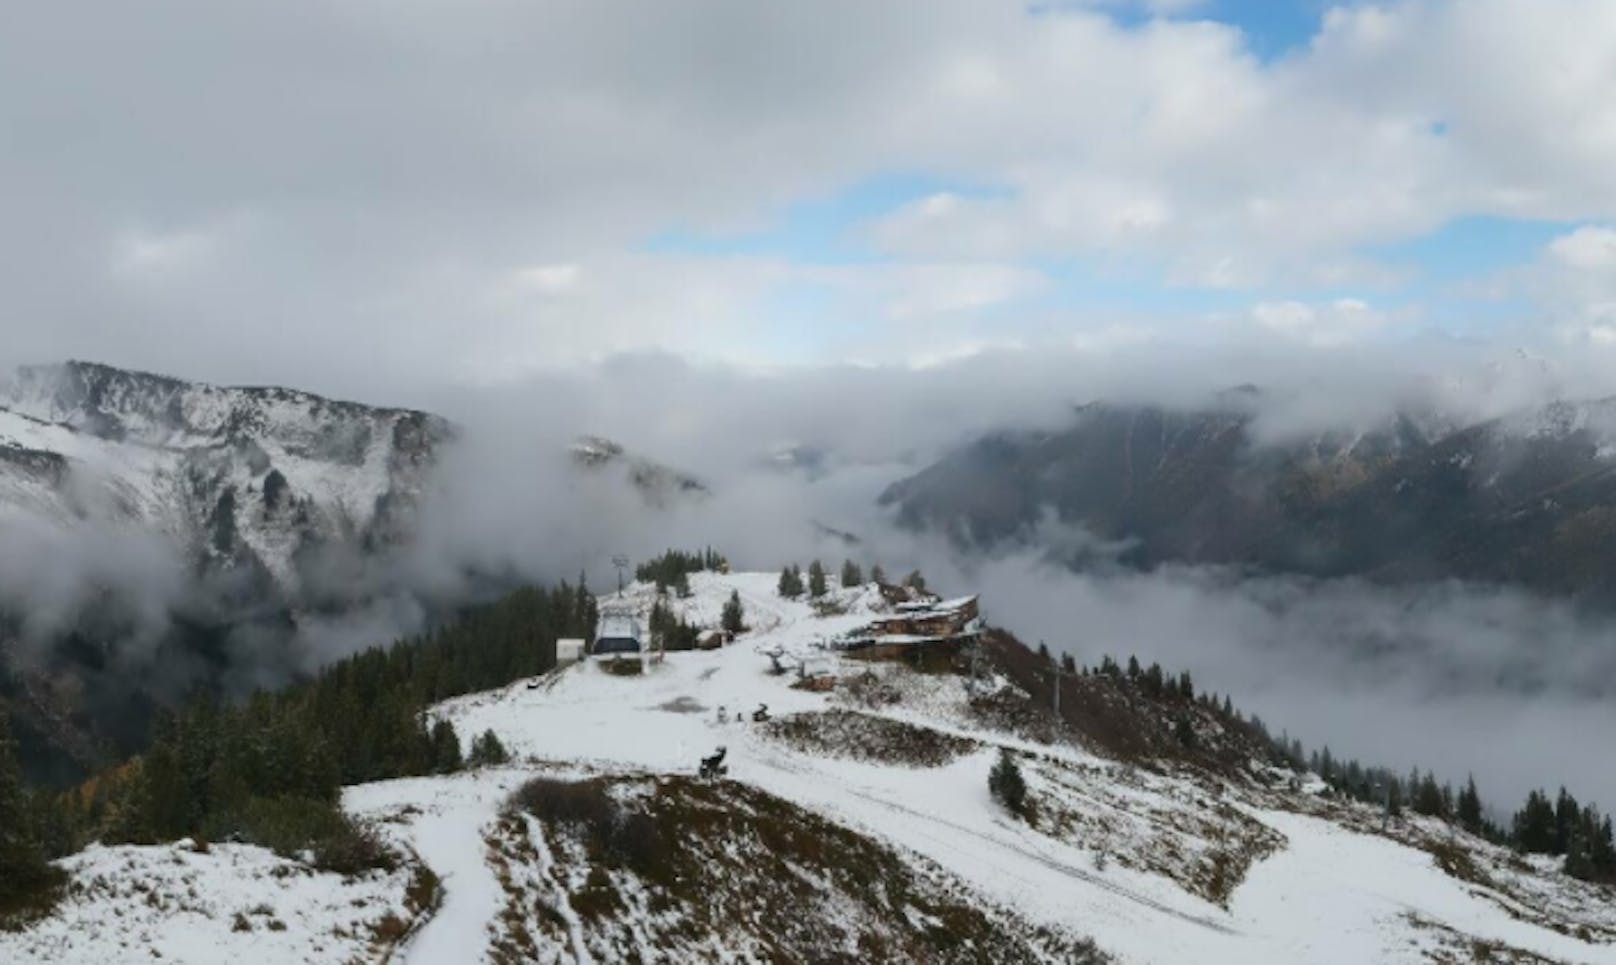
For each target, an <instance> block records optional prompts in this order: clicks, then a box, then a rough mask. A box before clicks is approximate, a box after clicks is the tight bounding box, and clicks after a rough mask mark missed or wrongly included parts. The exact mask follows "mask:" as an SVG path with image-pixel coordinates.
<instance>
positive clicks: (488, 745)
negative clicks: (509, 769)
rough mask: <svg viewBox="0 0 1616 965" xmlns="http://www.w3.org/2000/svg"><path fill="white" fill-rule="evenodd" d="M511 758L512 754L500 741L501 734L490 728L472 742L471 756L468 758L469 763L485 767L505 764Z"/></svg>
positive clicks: (473, 765)
mask: <svg viewBox="0 0 1616 965" xmlns="http://www.w3.org/2000/svg"><path fill="white" fill-rule="evenodd" d="M510 759H511V755H510V753H509V752H507V751H506V750H505V745H504V744H502V743H501V742H500V739H499V735H497V734H495V733H494V731H493V730H492V729H489V730H485V731H483V732H482V734H481V735H480V736H479V737H478V738H477V739H476V740H474V741H472V742H471V756H470V757H469V758H468V759H467V763H469V764H470V765H471V766H472V767H484V766H488V765H498V764H504V763H506V762H508V761H509V760H510Z"/></svg>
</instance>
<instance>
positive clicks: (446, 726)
mask: <svg viewBox="0 0 1616 965" xmlns="http://www.w3.org/2000/svg"><path fill="white" fill-rule="evenodd" d="M431 740H432V770H434V771H436V772H437V773H439V774H448V773H450V772H452V771H458V770H460V767H461V763H462V762H461V759H460V737H459V736H458V735H457V734H455V729H454V725H453V724H451V723H449V722H448V721H446V720H439V721H436V722H435V723H433V725H432V738H431Z"/></svg>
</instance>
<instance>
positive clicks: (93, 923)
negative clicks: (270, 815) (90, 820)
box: [0, 841, 419, 965]
mask: <svg viewBox="0 0 1616 965" xmlns="http://www.w3.org/2000/svg"><path fill="white" fill-rule="evenodd" d="M62 864H63V866H64V867H65V868H66V869H67V871H68V872H69V873H70V874H71V876H72V884H71V885H70V889H69V894H68V896H67V897H66V898H64V899H63V901H62V903H61V905H60V906H59V907H58V908H57V910H56V911H55V913H54V914H52V915H51V916H50V917H49V918H47V919H45V920H44V921H42V922H39V923H38V924H36V925H34V926H32V927H31V928H29V929H28V930H26V931H23V932H20V933H6V932H3V931H0V961H3V962H8V963H10V962H16V963H22V962H51V963H64V965H65V963H79V962H83V963H106V962H136V961H140V962H229V961H235V962H243V963H245V962H252V963H255V965H256V963H264V965H270V963H276V965H279V963H285V965H296V963H303V962H348V961H364V960H369V959H374V958H375V957H377V956H378V955H379V954H381V953H383V952H385V951H386V949H388V948H389V947H391V945H392V944H393V943H394V942H395V941H396V940H397V939H398V938H399V937H401V936H402V935H404V934H406V933H407V932H408V929H409V926H410V924H411V922H412V921H414V919H415V918H416V917H417V911H418V910H419V909H416V908H413V907H412V906H411V903H410V901H409V898H408V894H409V874H408V873H407V872H405V871H396V872H380V871H377V872H371V873H369V874H366V875H362V876H355V877H348V878H344V877H342V876H339V875H335V874H330V873H324V872H315V871H313V870H311V869H309V868H308V867H307V866H305V865H303V864H301V863H299V862H296V861H289V860H286V859H284V858H278V857H276V856H275V855H274V854H272V853H270V852H269V851H266V850H264V849H263V848H257V847H251V846H248V845H233V844H220V845H213V846H212V847H211V848H207V849H205V850H203V849H198V848H197V847H196V846H194V845H193V844H192V843H191V842H189V841H182V842H179V843H176V844H174V845H171V846H155V847H135V846H124V847H116V848H102V847H96V846H91V847H90V848H89V849H88V850H86V851H83V852H81V853H80V854H77V855H74V856H73V857H71V858H68V859H67V860H66V861H64V862H62Z"/></svg>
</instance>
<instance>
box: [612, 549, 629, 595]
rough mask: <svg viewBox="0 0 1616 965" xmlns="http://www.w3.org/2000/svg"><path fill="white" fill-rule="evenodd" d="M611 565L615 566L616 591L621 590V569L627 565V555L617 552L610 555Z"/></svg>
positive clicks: (619, 591)
mask: <svg viewBox="0 0 1616 965" xmlns="http://www.w3.org/2000/svg"><path fill="white" fill-rule="evenodd" d="M612 565H613V566H615V567H617V592H618V593H622V592H623V570H624V569H625V568H627V566H628V557H626V556H624V555H622V554H621V553H619V554H618V555H616V556H614V557H612Z"/></svg>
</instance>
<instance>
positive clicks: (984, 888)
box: [0, 573, 1616, 963]
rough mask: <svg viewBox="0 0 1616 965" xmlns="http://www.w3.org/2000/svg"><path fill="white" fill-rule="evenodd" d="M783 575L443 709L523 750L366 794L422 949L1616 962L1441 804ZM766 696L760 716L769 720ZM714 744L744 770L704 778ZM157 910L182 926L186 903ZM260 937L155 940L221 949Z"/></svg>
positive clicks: (23, 955)
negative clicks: (932, 662) (919, 627)
mask: <svg viewBox="0 0 1616 965" xmlns="http://www.w3.org/2000/svg"><path fill="white" fill-rule="evenodd" d="M774 584H775V577H774V576H773V575H771V574H748V573H740V574H733V575H718V574H697V575H695V576H693V577H692V579H691V587H692V591H693V592H692V596H691V597H690V598H689V599H685V600H674V601H672V605H673V606H674V608H675V609H676V610H677V611H679V612H681V613H682V614H683V615H684V616H685V618H686V619H688V620H690V621H692V622H696V623H702V624H713V623H716V622H717V620H718V618H719V614H720V612H721V609H722V606H723V603H724V601H725V600H726V599H728V597H729V595H730V593H731V592H732V591H733V592H735V593H737V594H738V595H739V596H740V598H741V601H742V605H743V608H744V610H745V613H746V618H747V621H748V623H749V624H750V626H751V628H752V629H751V630H750V632H748V633H746V634H743V635H742V636H741V637H740V638H739V639H738V640H737V641H736V642H735V643H733V644H731V645H729V646H727V647H725V648H723V649H721V650H716V651H693V652H684V653H670V654H667V655H666V656H665V657H664V658H662V659H661V660H660V661H656V660H649V659H648V660H646V661H645V663H644V664H643V666H641V667H640V668H639V669H640V671H641V672H640V673H637V674H621V673H616V672H610V671H608V670H607V669H606V667H605V666H604V665H602V664H600V663H597V662H585V663H582V664H578V665H574V666H571V667H566V668H563V669H561V670H559V671H556V672H554V673H552V674H549V675H546V676H545V677H541V678H537V679H535V680H532V681H519V682H517V683H515V684H513V685H511V686H509V687H507V688H504V689H502V690H498V691H491V692H487V693H482V694H476V695H471V696H467V697H463V698H457V699H455V700H451V701H448V702H446V703H443V704H441V705H438V706H437V707H435V708H434V709H433V710H432V711H431V713H432V714H433V715H434V716H435V717H438V718H441V719H445V720H449V721H451V722H453V724H454V725H455V728H456V730H457V732H458V733H459V734H460V736H461V738H462V740H463V741H464V742H465V743H466V744H467V745H468V747H469V744H470V742H471V741H472V740H473V739H474V738H476V737H477V735H479V734H480V733H482V732H483V731H485V730H492V731H493V732H494V733H495V734H497V735H498V736H499V738H500V739H501V741H502V742H503V743H504V744H505V746H506V747H507V748H508V749H509V750H510V751H511V753H512V756H513V761H512V763H511V764H509V765H506V766H501V767H495V768H485V769H481V770H475V771H469V772H464V773H461V774H457V775H451V776H446V777H439V778H416V779H409V780H401V781H389V782H383V783H378V784H371V785H365V786H360V787H354V788H350V789H348V791H347V793H346V795H345V799H344V801H345V806H346V807H347V808H348V809H349V810H350V811H351V812H352V813H354V814H356V815H358V816H360V817H362V818H365V819H369V820H371V821H373V822H375V824H376V826H377V827H378V828H380V829H381V831H382V832H383V833H384V834H386V835H387V836H389V837H390V838H392V839H393V840H394V841H395V842H397V843H399V844H400V845H403V846H406V847H407V848H409V849H411V850H413V851H414V852H415V853H416V854H418V855H419V856H420V857H421V858H422V860H424V861H425V862H426V863H427V864H428V865H429V866H431V867H432V868H433V869H434V870H435V871H436V872H437V874H438V875H439V876H440V877H441V878H442V881H443V886H444V889H445V897H444V901H443V904H442V907H441V909H440V910H439V911H437V913H436V914H435V915H434V916H433V917H431V918H430V919H429V920H427V921H426V922H425V923H424V925H422V926H421V928H420V929H419V931H418V932H416V933H415V934H413V935H412V936H411V937H410V938H409V939H407V940H406V941H405V943H404V944H403V945H402V946H401V948H400V949H399V950H398V952H399V955H400V956H401V959H402V960H404V961H409V962H425V963H435V962H442V961H450V960H452V961H465V962H473V961H522V960H536V961H547V962H570V961H616V960H623V959H626V958H631V957H635V956H638V957H639V958H640V959H641V960H648V961H656V960H667V961H686V960H733V961H749V960H770V959H778V958H780V957H781V956H785V957H787V958H791V957H801V955H802V950H803V949H804V948H806V947H809V946H807V945H804V944H803V943H804V942H815V941H821V942H824V943H826V944H825V945H824V946H823V947H822V949H821V950H822V952H823V957H826V958H830V959H846V960H871V959H872V957H873V958H879V959H880V960H898V961H903V960H923V961H954V960H960V961H1037V960H1046V961H1083V960H1090V961H1093V960H1100V958H1099V957H1097V956H1099V955H1105V956H1110V957H1113V958H1115V959H1116V960H1119V961H1126V962H1210V963H1216V962H1242V963H1244V962H1252V961H1260V962H1287V963H1290V962H1296V963H1301V962H1351V963H1363V962H1421V961H1470V960H1478V959H1481V958H1483V957H1485V956H1489V955H1490V956H1495V957H1497V958H1498V959H1500V960H1519V961H1540V960H1547V961H1564V962H1616V901H1612V898H1611V895H1610V893H1609V892H1601V891H1599V890H1598V889H1597V888H1594V887H1593V886H1589V885H1585V884H1583V883H1580V882H1576V881H1573V880H1571V879H1569V878H1566V877H1565V876H1564V875H1562V874H1560V873H1559V872H1558V871H1557V870H1555V869H1553V868H1552V867H1549V866H1547V865H1545V864H1542V863H1537V862H1533V861H1529V860H1522V859H1520V858H1518V857H1516V856H1514V855H1512V854H1510V853H1508V852H1506V851H1503V850H1502V849H1498V848H1495V847H1493V846H1491V845H1488V844H1486V843H1484V842H1482V841H1480V840H1477V839H1474V838H1471V837H1470V836H1468V835H1465V834H1463V833H1461V832H1455V831H1452V830H1450V829H1449V828H1448V827H1447V826H1445V825H1442V824H1441V823H1439V822H1436V821H1434V820H1429V819H1418V818H1411V819H1407V820H1398V821H1394V822H1392V823H1391V826H1390V827H1388V828H1385V829H1382V827H1381V824H1380V818H1379V816H1378V814H1377V813H1376V812H1374V811H1373V810H1372V809H1369V808H1365V807H1362V806H1360V805H1356V804H1352V803H1345V802H1341V801H1336V800H1331V799H1328V798H1325V797H1323V796H1320V795H1319V794H1318V791H1319V790H1320V789H1321V788H1322V785H1321V784H1319V783H1318V782H1316V781H1307V780H1302V781H1293V780H1292V779H1291V777H1290V775H1288V774H1287V775H1283V776H1281V775H1277V774H1275V773H1274V772H1273V771H1272V769H1271V768H1270V767H1269V765H1268V764H1267V763H1266V762H1258V761H1252V762H1251V763H1250V765H1249V767H1247V768H1246V769H1245V770H1244V771H1243V772H1232V773H1227V774H1221V775H1220V774H1215V773H1212V772H1209V771H1206V770H1196V769H1191V768H1189V767H1188V766H1183V765H1174V764H1170V763H1166V762H1138V761H1135V762H1132V763H1129V762H1123V761H1118V760H1115V759H1112V758H1109V757H1106V756H1103V755H1101V754H1100V753H1098V752H1096V751H1094V750H1092V749H1090V748H1088V747H1087V746H1086V745H1085V744H1084V742H1083V741H1082V740H1081V739H1077V740H1060V741H1052V742H1041V741H1032V740H1028V739H1026V738H1025V737H1021V736H1017V735H1016V734H1013V733H1010V732H1008V731H1005V730H1002V729H998V728H997V727H996V726H995V725H994V724H993V723H992V721H994V720H996V719H999V718H996V717H994V716H993V715H990V714H986V713H984V712H983V711H982V707H983V705H984V702H988V703H994V704H995V705H996V706H1002V705H1003V704H1004V703H1005V702H1006V701H1012V700H1014V699H1015V698H1016V693H1015V692H1014V688H1013V687H1012V686H1011V685H1010V684H1009V683H1008V682H1007V681H1006V680H1004V679H1002V678H993V679H987V680H977V681H975V682H972V683H970V684H969V685H968V684H967V679H966V678H965V677H962V676H959V675H956V674H950V673H928V674H921V673H918V672H914V671H911V670H910V669H908V668H907V667H905V666H902V665H899V664H892V663H879V664H877V663H866V662H861V661H857V660H854V659H852V658H850V657H845V656H834V655H827V654H825V653H823V652H822V651H820V650H818V649H817V647H816V644H818V643H819V642H821V641H823V640H826V639H829V638H830V637H833V636H835V635H836V634H839V633H841V632H844V631H846V630H849V629H852V628H854V627H856V626H858V625H860V624H862V623H864V622H866V621H867V620H868V619H869V618H870V616H871V614H872V613H875V612H878V611H881V610H882V609H883V608H884V606H885V604H884V603H883V602H882V599H881V595H880V594H879V593H878V592H876V590H875V589H874V588H872V587H854V588H849V589H833V591H832V593H831V597H830V599H829V600H828V601H824V603H822V605H820V606H811V605H809V604H808V603H807V602H805V601H788V600H782V599H780V598H779V597H778V596H776V595H775V592H774ZM654 599H655V593H654V590H653V589H652V588H650V587H647V586H644V585H636V586H633V587H631V588H630V589H629V590H628V591H627V592H625V593H624V594H623V595H622V598H621V599H620V600H606V601H602V602H603V604H607V605H610V604H614V603H615V604H620V605H632V606H635V607H637V608H639V609H640V610H641V611H642V613H643V612H644V611H648V610H649V608H650V606H651V604H652V602H653V601H654ZM799 656H802V657H812V658H813V659H814V660H815V661H816V662H819V663H824V662H828V663H829V665H830V666H831V667H832V668H833V669H834V671H835V673H836V674H837V675H838V685H837V687H836V688H835V689H834V690H831V691H828V692H818V691H812V690H808V689H804V688H800V687H796V686H793V685H794V684H795V683H797V678H796V676H795V675H794V674H790V673H787V674H784V675H776V674H774V673H772V672H771V669H772V668H773V667H774V665H775V664H776V662H779V663H783V664H785V665H787V666H790V665H791V664H792V662H793V659H794V658H796V657H799ZM760 705H767V708H768V716H769V717H770V718H771V719H770V720H767V721H755V720H754V719H753V712H754V711H755V710H756V709H757V708H758V707H759V706H760ZM719 747H724V748H727V757H726V763H727V765H728V768H729V771H728V777H727V779H726V780H723V781H717V782H704V781H700V780H698V779H697V778H696V777H695V772H696V770H697V764H698V761H699V760H700V758H702V757H704V756H707V755H710V754H713V753H714V752H715V750H716V749H717V748H719ZM1001 748H1009V749H1010V750H1011V751H1013V752H1014V754H1015V755H1016V757H1017V758H1018V760H1019V761H1020V764H1021V767H1022V770H1023V772H1024V773H1025V775H1026V779H1027V783H1028V785H1029V791H1030V797H1031V800H1032V802H1033V817H1032V818H1031V819H1030V820H1023V819H1020V818H1016V817H1013V816H1011V815H1010V814H1009V813H1008V812H1006V811H1005V810H1004V809H1003V808H1002V807H1000V806H999V805H998V804H997V803H995V802H994V800H993V799H992V798H991V797H990V795H989V793H988V787H987V775H988V771H989V769H990V767H991V766H992V764H993V762H994V761H995V760H996V758H997V756H998V754H999V752H1000V749H1001ZM535 777H549V778H553V779H558V780H564V781H593V782H596V783H597V785H598V786H599V787H600V788H601V791H600V793H603V794H606V795H608V796H610V797H612V798H613V799H614V800H616V801H618V802H619V805H620V807H621V808H622V809H623V813H625V814H642V815H649V816H651V818H652V819H653V824H654V826H655V828H656V831H655V834H654V835H653V839H655V838H656V837H657V836H661V840H662V841H663V842H664V843H667V842H672V847H673V851H672V853H671V854H672V856H670V855H669V854H664V855H663V856H662V857H661V858H660V859H658V860H660V861H662V862H663V863H662V864H660V865H658V864H644V863H642V864H636V863H635V862H633V861H626V862H624V861H612V860H608V859H607V858H606V857H604V856H603V855H602V853H601V851H600V848H599V847H598V844H591V843H590V840H589V839H588V837H587V836H580V834H581V832H577V831H575V830H571V827H572V826H571V825H567V824H562V823H557V822H555V821H550V822H547V821H544V820H541V819H540V818H538V817H536V816H535V814H536V813H537V812H530V811H522V810H515V811H513V810H510V809H509V808H507V807H506V802H507V801H508V800H509V797H510V795H511V794H512V792H513V791H515V790H517V789H518V788H521V787H522V786H523V785H524V783H525V782H527V781H529V780H531V779H533V778H535ZM614 820H618V819H614ZM652 844H655V840H653V841H652ZM652 850H653V851H654V850H655V849H654V848H653V849H652ZM219 851H220V849H217V848H216V849H215V853H216V854H217V853H218V852H219ZM1438 855H1442V856H1443V858H1442V860H1439V859H1438ZM678 856H683V857H678ZM184 860H185V861H187V862H194V861H197V860H203V859H202V857H201V856H195V855H185V856H184ZM214 860H216V861H218V862H221V863H222V862H223V861H224V860H225V859H224V858H223V857H218V858H215V859H214ZM680 861H684V862H685V863H683V864H681V863H680ZM659 869H660V870H659ZM669 869H671V870H669ZM218 873H225V872H218ZM872 880H873V881H877V882H880V884H879V886H877V887H874V888H871V887H869V882H870V881H872ZM232 887H234V886H232ZM693 891H695V892H697V894H695V895H694V896H693V894H692V892H693ZM895 895H896V896H898V897H896V898H894V896H895ZM715 908H717V909H723V910H724V911H723V914H722V915H718V913H716V912H713V911H711V909H715ZM141 914H147V913H146V912H144V911H143V912H142V913H141ZM715 916H716V917H715ZM60 918H61V916H60V915H59V916H58V919H60ZM799 926H801V927H799ZM61 927H63V926H62V925H61V923H60V922H59V921H58V920H57V919H53V920H52V921H51V922H50V923H48V924H47V925H45V926H41V928H45V929H60V928H61ZM142 927H144V928H147V929H148V930H149V931H150V933H151V934H153V935H158V936H160V935H162V934H165V933H166V932H167V931H169V930H171V929H173V930H180V931H181V933H184V934H189V932H184V931H183V930H184V929H186V928H189V927H191V926H190V925H188V924H186V922H185V921H184V920H182V919H181V917H180V915H179V913H177V912H176V913H174V914H172V915H169V916H168V917H167V918H163V917H161V916H159V918H158V919H156V920H152V921H150V922H149V923H147V924H145V925H143V926H142ZM345 927H347V926H345ZM46 933H48V932H46ZM210 934H211V933H210ZM945 938H947V939H948V940H949V941H951V942H952V944H938V943H939V942H941V941H943V940H944V939H945ZM1090 939H1092V941H1093V942H1094V943H1095V946H1097V948H1098V949H1099V952H1092V951H1091V950H1090V949H1089V947H1088V946H1087V945H1085V944H1084V942H1085V941H1087V940H1090ZM152 940H153V941H155V940H156V939H152ZM253 940H256V938H255V936H254V935H246V936H238V935H235V934H220V935H217V936H216V944H215V945H214V946H213V947H212V948H211V949H210V950H209V951H210V954H209V955H207V956H195V955H187V953H186V952H185V951H184V948H183V945H182V944H174V945H171V946H165V954H167V955H168V960H192V961H200V960H228V959H231V958H237V957H241V956H243V955H250V952H251V949H252V948H253V947H254V946H252V945H250V944H247V943H248V942H250V941H253ZM30 941H32V942H35V944H27V942H30ZM38 942H39V938H38V937H37V935H36V936H35V937H32V938H30V936H29V934H25V935H24V936H22V937H21V938H20V939H19V938H0V958H4V959H5V960H8V961H10V960H21V961H31V960H43V959H42V958H40V957H39V950H40V949H43V948H46V947H47V946H45V945H41V944H38ZM793 942H795V943H796V944H792V943H793ZM69 945H70V943H68V944H58V945H55V946H49V947H50V948H51V949H52V950H53V951H58V952H59V951H61V950H63V949H65V948H68V947H69ZM300 947H303V948H308V947H309V946H307V945H304V946H300ZM333 949H334V950H335V946H333ZM873 949H881V950H882V951H881V952H876V951H872V950H873ZM75 954H76V952H75ZM8 956H9V957H8ZM18 956H20V957H18ZM30 956H35V957H33V958H31V957H30ZM1512 956H1513V957H1512ZM341 957H342V956H341V955H339V954H335V951H333V954H332V955H331V956H330V958H329V959H328V958H326V957H324V955H323V954H321V955H314V956H313V957H312V958H311V960H321V961H323V960H338V959H340V958H341ZM68 960H73V959H72V958H69V959H68ZM84 960H89V956H85V959H84Z"/></svg>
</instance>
